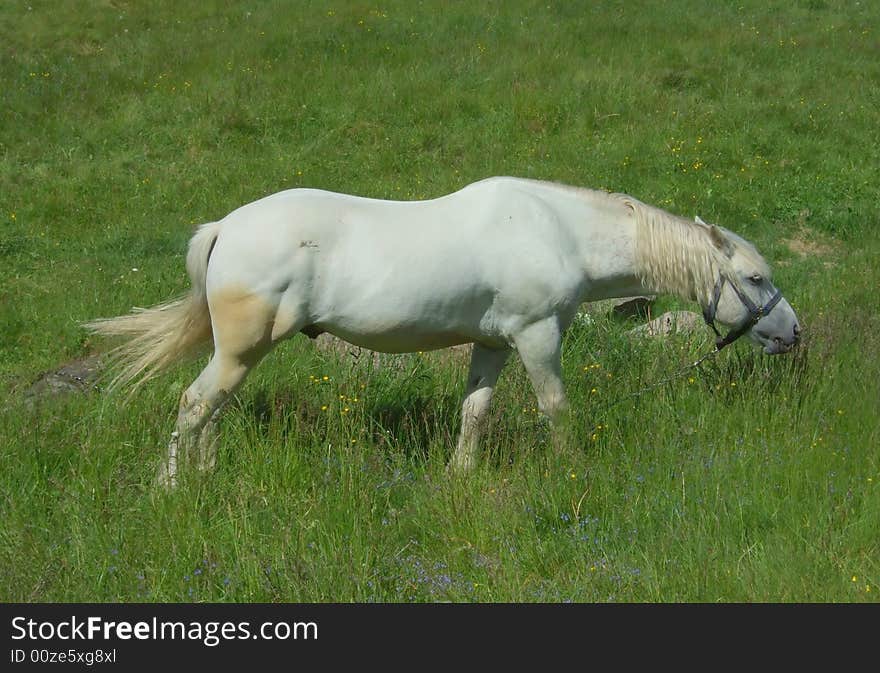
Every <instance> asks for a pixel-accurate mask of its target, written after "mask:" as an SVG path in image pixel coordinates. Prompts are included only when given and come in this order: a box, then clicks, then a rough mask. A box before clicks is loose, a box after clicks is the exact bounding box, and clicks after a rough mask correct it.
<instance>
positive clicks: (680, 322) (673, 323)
mask: <svg viewBox="0 0 880 673" xmlns="http://www.w3.org/2000/svg"><path fill="white" fill-rule="evenodd" d="M702 325H703V316H701V315H700V314H699V313H694V312H693V311H669V312H668V313H664V314H663V315H661V316H659V317H657V318H654V320H652V321H651V322H648V323H645V324H644V325H639V326H638V327H636V328H635V329H631V330H630V331H629V332H628V334H631V335H633V336H640V337H657V336H668V335H669V334H690V333H692V332H696V331H697V330H699V329H701V328H702Z"/></svg>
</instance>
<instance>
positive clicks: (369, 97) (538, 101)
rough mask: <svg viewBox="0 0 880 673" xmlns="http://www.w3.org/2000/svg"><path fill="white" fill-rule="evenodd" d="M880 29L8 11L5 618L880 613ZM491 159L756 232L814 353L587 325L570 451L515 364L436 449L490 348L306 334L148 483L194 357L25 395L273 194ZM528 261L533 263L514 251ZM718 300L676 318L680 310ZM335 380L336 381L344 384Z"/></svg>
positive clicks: (847, 8)
mask: <svg viewBox="0 0 880 673" xmlns="http://www.w3.org/2000/svg"><path fill="white" fill-rule="evenodd" d="M878 19H880V12H878V10H877V9H876V8H875V7H874V6H873V5H872V4H871V3H861V4H860V5H853V4H852V3H838V2H832V1H828V2H802V3H785V4H773V5H767V4H766V3H757V2H740V3H736V4H735V5H730V6H721V7H719V6H717V5H711V6H710V5H706V4H705V3H697V2H687V1H684V0H682V1H680V2H671V3H665V4H664V5H663V6H662V7H659V6H658V7H654V8H651V9H650V10H646V9H644V8H640V7H637V6H636V5H627V4H622V5H621V4H615V3H569V2H564V3H552V2H551V3H548V2H546V1H545V2H540V3H538V2H528V1H525V0H521V1H518V2H515V3H513V2H506V3H485V4H480V3H478V4H473V3H454V4H451V5H450V4H448V3H447V4H443V5H442V7H441V6H440V5H439V4H434V3H419V4H416V3H404V2H397V1H392V2H387V3H382V4H381V5H371V4H363V3H356V2H355V3H348V2H335V3H334V2H331V3H317V2H298V3H287V2H280V1H275V2H273V1H267V2H257V3H246V4H233V5H230V4H229V3H220V2H205V3H199V4H198V5H197V6H196V5H192V6H188V5H180V3H175V4H172V3H169V2H156V3H151V4H150V5H149V7H147V6H146V5H140V4H138V3H110V4H94V5H90V6H86V7H84V6H83V5H82V4H81V3H68V2H62V3H48V2H35V1H31V2H28V3H5V4H3V5H2V6H0V35H2V36H3V42H4V44H5V49H4V50H3V51H2V53H0V76H2V84H3V86H2V88H0V97H2V103H3V107H4V110H6V114H5V115H4V116H3V117H2V118H0V150H2V151H0V395H2V397H3V411H2V412H0V460H2V464H3V466H4V469H3V472H2V476H0V480H2V485H3V486H2V490H0V494H2V497H0V503H2V504H0V508H2V510H0V515H2V517H0V519H2V524H0V598H2V599H4V600H25V601H46V600H49V601H82V600H88V601H116V600H121V601H135V600H141V601H168V600H182V601H189V600H194V601H195V600H199V601H411V600H412V601H439V600H453V601H563V600H574V601H612V600H613V601H716V600H727V601H805V600H806V601H874V600H876V599H877V596H878V594H880V560H878V553H880V549H878V531H880V490H878V488H880V486H878V482H880V466H878V454H877V446H878V439H880V437H878V422H877V414H876V412H877V401H878V400H880V389H878V386H880V384H878V381H880V371H878V365H877V359H876V358H875V357H874V356H873V354H874V353H876V352H877V348H878V346H880V344H878V337H877V334H878V327H880V325H878V318H877V313H878V312H877V309H878V300H877V294H876V288H877V285H878V272H877V266H876V259H877V253H878V251H880V246H878V236H877V222H878V204H880V199H878V190H877V184H876V176H875V173H876V171H875V170H874V168H875V167H876V166H877V165H878V159H880V157H878V148H880V142H878V140H880V139H878V127H877V124H876V109H877V105H878V100H880V88H878V84H877V83H878V81H880V77H878V75H880V59H878V58H877V47H876V44H877V35H878V33H877V31H878V28H880V25H878ZM493 174H514V175H522V176H528V177H535V178H540V179H552V180H559V181H563V182H568V183H572V184H579V185H584V186H590V187H601V188H607V189H613V190H615V191H626V192H629V193H631V194H633V195H634V196H637V197H638V198H640V199H642V200H645V201H647V202H649V203H653V204H656V205H659V206H661V207H664V208H666V209H668V210H670V211H673V212H677V213H681V214H686V215H692V214H695V213H699V214H700V215H701V216H702V217H703V218H704V219H706V220H710V221H717V222H719V223H721V224H724V225H725V226H728V227H730V228H731V229H733V230H734V231H737V232H738V233H741V234H743V235H744V236H746V237H747V238H749V239H750V240H752V241H754V242H755V243H756V245H757V246H758V247H759V249H760V250H762V252H764V253H765V255H766V256H767V258H768V259H769V260H770V261H771V263H772V264H773V265H774V267H775V270H776V275H775V281H776V283H777V284H778V285H779V286H780V287H781V288H782V289H783V291H784V292H785V293H786V297H787V298H788V299H789V300H790V301H791V302H792V304H793V305H794V307H795V309H796V310H797V311H798V314H799V317H800V318H801V320H802V322H803V324H804V326H805V330H806V341H805V343H804V344H803V345H802V347H800V348H799V349H798V350H797V351H796V352H794V353H792V354H790V355H789V356H787V357H779V358H768V357H766V356H763V355H761V354H760V353H757V352H754V351H752V350H750V348H749V347H748V346H746V345H745V344H738V345H737V346H736V347H735V348H732V349H729V350H726V351H724V352H722V353H721V354H719V355H718V356H717V357H715V358H712V359H711V360H709V361H707V362H706V363H705V364H704V365H703V366H701V367H700V368H699V369H697V370H693V371H689V372H687V373H686V374H685V375H684V376H682V377H680V378H678V379H676V380H675V381H673V382H670V383H669V384H667V385H663V386H660V387H657V388H652V389H650V390H645V388H646V387H647V386H650V385H651V384H652V383H653V382H656V381H659V380H661V379H663V378H664V377H666V376H668V375H670V374H672V373H674V372H677V371H680V370H681V368H682V367H684V366H685V365H687V363H688V362H691V361H693V360H694V359H695V358H696V356H698V355H699V354H701V353H702V352H704V349H705V348H706V347H707V344H708V341H709V339H708V338H705V337H704V335H702V334H699V335H695V336H693V337H690V338H670V339H666V340H663V341H659V342H657V341H651V340H636V339H632V338H630V337H628V336H627V335H626V331H627V329H628V328H629V327H630V326H631V325H630V324H628V323H626V322H620V321H618V320H615V319H613V318H611V317H608V316H604V315H601V314H600V315H597V316H595V317H594V319H593V322H592V323H591V324H585V323H579V324H577V325H575V326H574V327H573V328H572V330H571V331H570V332H569V334H568V335H567V337H566V341H565V349H564V369H565V377H566V384H567V387H568V391H569V395H570V398H571V404H572V408H573V420H572V431H571V438H570V441H569V442H568V443H566V444H565V445H564V446H560V445H559V443H558V442H557V441H555V440H554V437H553V436H552V435H551V433H550V432H549V430H548V428H547V427H546V424H545V423H544V422H543V420H542V419H541V417H540V415H539V414H538V413H537V412H536V411H535V402H534V397H533V395H532V394H531V392H530V390H529V386H528V381H527V378H526V376H525V373H524V371H523V369H522V366H521V365H520V364H519V362H517V361H512V362H511V363H510V364H509V365H508V367H507V369H506V370H505V372H504V373H503V375H502V379H501V382H500V384H499V388H498V391H497V394H496V398H495V402H494V406H493V418H492V422H491V427H490V430H489V432H488V436H487V437H486V438H485V441H484V460H483V462H482V463H481V465H480V467H479V469H478V470H477V471H476V473H475V474H474V475H473V476H471V477H468V478H467V479H450V478H449V477H448V476H447V474H446V472H445V462H446V460H447V458H448V456H449V452H450V448H451V446H452V445H453V443H454V439H455V436H456V433H457V428H458V422H459V419H458V415H459V405H460V396H461V394H462V392H463V379H464V374H465V368H466V363H465V362H464V361H463V360H461V359H459V358H457V357H455V356H443V355H440V354H421V355H420V354H412V355H406V356H398V357H394V358H385V359H382V360H381V361H379V363H378V364H376V363H374V362H373V360H372V359H370V358H366V357H362V358H360V359H357V360H355V359H353V358H351V357H348V356H346V355H344V354H334V353H323V352H317V351H315V350H314V349H313V348H312V347H311V344H309V343H307V341H306V340H305V339H304V338H302V337H297V338H295V339H293V340H291V341H290V342H288V343H286V344H284V345H283V346H282V347H281V348H279V349H278V350H277V351H276V352H274V353H273V354H272V355H270V356H269V357H268V358H267V359H266V360H265V361H264V363H263V364H262V365H261V366H260V367H259V368H258V369H257V371H256V372H255V373H254V375H253V376H252V377H251V378H250V379H249V381H248V383H247V384H246V386H245V387H244V388H243V389H242V391H241V392H240V393H239V395H238V398H237V400H236V401H235V403H234V404H233V405H232V406H231V408H230V410H229V412H228V414H227V416H226V418H225V419H224V423H223V430H222V432H223V438H222V444H221V447H220V455H219V460H218V468H217V471H216V473H215V474H213V475H212V476H211V477H209V478H200V477H197V476H195V475H187V476H186V477H185V478H184V480H183V482H182V484H181V486H180V488H179V489H178V490H177V491H176V492H174V493H171V494H167V493H164V492H162V491H159V490H157V489H156V488H154V486H153V477H154V474H155V469H156V465H157V461H158V459H159V455H160V452H161V450H162V447H163V446H164V445H165V443H166V442H167V440H168V436H169V433H170V431H171V429H172V424H173V419H174V413H175V407H176V401H177V397H178V396H179V394H180V391H181V390H182V389H183V388H184V387H185V386H186V385H188V383H189V382H190V381H191V380H192V378H193V377H194V376H195V375H196V373H197V372H198V369H199V363H193V364H188V365H183V366H182V367H180V368H179V369H177V370H175V371H174V372H173V373H171V374H169V375H167V376H165V377H163V378H161V379H158V380H156V381H154V382H152V383H151V385H150V386H148V387H146V388H145V389H144V390H142V391H140V392H139V393H138V394H137V395H136V397H135V398H134V399H133V400H132V401H131V402H130V403H129V404H128V405H123V404H122V402H121V400H120V399H119V398H117V397H113V396H106V395H103V394H101V393H98V392H93V393H91V394H86V395H71V396H63V397H54V398H41V399H37V400H28V399H25V398H26V395H25V394H24V393H25V391H26V390H27V388H28V386H29V385H30V383H31V382H33V381H34V380H35V379H36V378H38V376H39V375H40V374H41V373H42V372H44V371H47V370H50V369H52V368H54V367H57V366H58V365H59V364H60V363H62V362H64V361H67V360H69V359H72V358H75V357H79V356H82V355H84V354H87V353H89V352H92V351H94V350H97V349H100V348H103V347H104V344H100V343H97V342H93V341H90V340H89V338H88V337H87V336H86V335H85V334H84V332H83V331H82V330H81V329H80V328H79V324H80V323H81V322H82V321H85V320H89V319H93V318H95V317H98V316H102V315H112V314H117V313H122V312H125V311H127V310H128V309H129V307H130V306H132V305H137V306H147V305H150V304H152V303H156V302H158V301H162V300H166V299H168V298H169V297H171V296H173V295H175V294H178V293H179V292H181V291H182V290H183V289H184V288H185V284H186V276H185V272H184V268H183V256H184V253H185V246H186V241H187V240H188V238H189V236H190V234H191V232H192V229H193V227H194V225H195V224H197V223H200V222H203V221H208V220H213V219H217V218H219V217H222V216H223V215H224V214H225V213H226V212H228V211H229V210H231V209H232V208H234V207H236V206H238V205H240V204H242V203H244V202H247V201H249V200H252V199H255V198H258V197H260V196H263V195H265V194H267V193H270V192H273V191H276V190H278V189H282V188H288V187H295V186H312V187H323V188H329V189H335V190H339V191H345V192H351V193H359V194H364V195H369V196H377V197H388V198H422V197H431V196H436V195H439V194H442V193H445V192H448V191H451V190H453V189H456V188H458V187H460V186H462V185H464V184H466V183H467V182H470V181H472V180H475V179H479V178H482V177H486V176H488V175H493ZM512 263H515V262H512ZM685 307H687V308H692V307H688V306H686V305H685V304H681V303H680V302H677V301H675V300H670V299H668V298H663V299H661V301H660V304H659V308H660V309H665V308H685ZM325 377H326V378H325Z"/></svg>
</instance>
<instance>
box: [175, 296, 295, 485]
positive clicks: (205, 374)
mask: <svg viewBox="0 0 880 673" xmlns="http://www.w3.org/2000/svg"><path fill="white" fill-rule="evenodd" d="M279 299H280V298H279ZM279 303H280V302H279V301H270V300H266V299H264V298H262V297H259V296H257V295H255V294H250V293H243V292H234V293H233V292H216V293H214V294H212V295H210V296H209V297H208V307H209V310H210V312H211V326H212V329H213V335H214V355H213V356H212V357H211V361H210V362H209V363H208V365H207V366H206V367H205V369H204V370H202V373H201V374H199V376H198V378H196V380H195V381H194V382H193V383H192V385H191V386H190V387H189V388H187V389H186V391H185V392H184V393H183V395H182V396H181V398H180V407H179V410H178V414H177V427H176V429H175V432H174V433H172V437H171V442H170V443H169V444H168V453H167V456H166V459H165V460H164V461H163V463H162V465H161V467H160V470H159V477H158V480H159V483H160V484H162V485H164V486H168V487H171V486H174V485H175V483H176V480H177V472H178V468H179V466H180V465H181V464H182V463H184V462H186V461H188V459H189V458H190V457H191V455H190V454H192V453H194V452H195V451H196V450H197V451H198V456H197V460H198V466H199V468H200V469H203V470H210V469H211V468H212V467H213V465H214V461H215V455H216V448H217V421H218V419H219V416H220V413H221V410H222V407H223V404H224V403H225V402H226V401H227V400H228V399H229V396H230V395H232V394H233V393H234V392H235V391H236V390H237V389H238V387H239V386H240V385H241V384H242V382H243V381H244V379H245V376H247V373H248V372H249V371H250V370H251V369H252V368H253V367H254V366H255V365H256V364H257V363H258V362H259V361H260V359H261V358H262V357H263V356H264V355H265V354H266V353H268V352H269V350H270V349H271V348H272V345H273V344H275V343H277V342H278V341H280V340H281V339H283V338H284V337H286V336H287V335H289V334H291V333H293V332H295V330H296V329H299V328H300V327H302V325H300V324H299V321H298V320H297V319H296V318H295V316H293V315H292V314H290V312H289V311H288V312H286V315H279V313H280V312H279ZM287 314H290V315H287Z"/></svg>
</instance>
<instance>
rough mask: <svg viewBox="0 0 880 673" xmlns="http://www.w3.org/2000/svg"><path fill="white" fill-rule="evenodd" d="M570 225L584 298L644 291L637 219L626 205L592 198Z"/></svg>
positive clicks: (596, 298)
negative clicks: (637, 259) (580, 265)
mask: <svg viewBox="0 0 880 673" xmlns="http://www.w3.org/2000/svg"><path fill="white" fill-rule="evenodd" d="M569 226H570V228H571V231H572V234H573V237H574V238H575V240H577V242H578V245H577V247H578V250H577V254H578V257H579V258H580V259H581V260H582V263H583V266H584V275H585V278H586V282H585V296H584V298H583V301H595V300H598V299H609V298H613V297H628V296H632V295H636V294H642V293H644V292H645V288H644V286H643V285H642V282H641V279H640V277H639V274H638V269H637V268H636V262H635V245H636V222H635V219H634V218H633V217H632V215H631V211H630V210H629V209H628V208H627V207H626V206H623V205H622V204H617V203H615V202H614V201H613V200H610V199H609V200H608V202H607V203H606V202H603V201H602V200H595V201H594V200H589V201H587V202H586V203H585V205H584V208H582V209H581V210H580V212H578V213H577V214H576V215H575V216H574V217H573V218H572V219H571V221H570V223H569Z"/></svg>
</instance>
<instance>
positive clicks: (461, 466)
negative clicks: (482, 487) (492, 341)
mask: <svg viewBox="0 0 880 673" xmlns="http://www.w3.org/2000/svg"><path fill="white" fill-rule="evenodd" d="M509 356H510V349H509V348H505V349H502V350H493V349H490V348H486V347H485V346H481V345H480V344H474V350H473V352H472V353H471V367H470V371H469V372H468V379H467V392H466V393H465V397H464V403H463V404H462V407H461V434H460V435H459V437H458V445H457V446H456V448H455V453H454V454H453V455H452V460H451V461H450V462H449V468H450V469H451V470H452V471H453V472H467V471H470V470H472V469H473V467H474V465H476V459H477V450H478V448H479V443H480V434H481V433H482V431H483V428H484V427H485V425H486V418H487V417H488V414H489V405H490V403H491V402H492V392H493V391H494V389H495V384H496V382H497V381H498V375H499V374H501V370H502V369H503V368H504V363H505V362H507V358H508V357H509Z"/></svg>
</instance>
